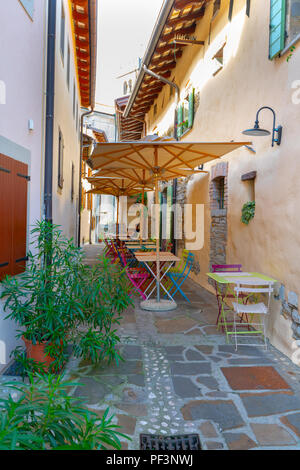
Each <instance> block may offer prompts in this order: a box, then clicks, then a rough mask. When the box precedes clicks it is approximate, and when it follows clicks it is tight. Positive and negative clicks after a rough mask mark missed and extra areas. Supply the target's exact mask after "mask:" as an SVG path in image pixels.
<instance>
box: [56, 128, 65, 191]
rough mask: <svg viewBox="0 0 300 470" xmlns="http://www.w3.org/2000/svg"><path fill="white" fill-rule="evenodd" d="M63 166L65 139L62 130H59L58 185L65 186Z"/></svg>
mask: <svg viewBox="0 0 300 470" xmlns="http://www.w3.org/2000/svg"><path fill="white" fill-rule="evenodd" d="M63 168H64V140H63V136H62V133H61V131H59V137H58V181H57V184H58V187H59V188H61V189H62V188H63V185H64V175H63Z"/></svg>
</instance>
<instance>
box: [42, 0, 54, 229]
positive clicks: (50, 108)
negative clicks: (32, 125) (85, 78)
mask: <svg viewBox="0 0 300 470" xmlns="http://www.w3.org/2000/svg"><path fill="white" fill-rule="evenodd" d="M55 30H56V0H49V2H48V39H47V88H46V126H45V127H46V129H45V170H44V216H45V220H46V221H47V222H50V223H52V221H53V215H52V186H53V124H54V92H55V39H56V38H55Z"/></svg>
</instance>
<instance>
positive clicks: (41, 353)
mask: <svg viewBox="0 0 300 470" xmlns="http://www.w3.org/2000/svg"><path fill="white" fill-rule="evenodd" d="M22 340H23V341H24V343H25V346H26V354H27V358H28V359H33V360H34V361H35V362H42V363H43V368H46V369H47V370H48V369H49V367H50V364H52V362H54V360H55V359H54V358H53V357H51V356H49V354H47V353H46V352H45V348H46V345H47V342H46V341H44V342H42V343H37V344H33V343H32V341H30V340H29V339H26V338H24V336H22Z"/></svg>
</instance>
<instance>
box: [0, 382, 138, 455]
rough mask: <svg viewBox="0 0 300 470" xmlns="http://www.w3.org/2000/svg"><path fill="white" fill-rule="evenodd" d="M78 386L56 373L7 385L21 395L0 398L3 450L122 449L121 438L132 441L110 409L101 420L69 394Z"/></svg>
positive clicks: (6, 385) (79, 399)
mask: <svg viewBox="0 0 300 470" xmlns="http://www.w3.org/2000/svg"><path fill="white" fill-rule="evenodd" d="M75 385H80V384H77V383H73V382H67V381H64V380H63V376H61V375H59V376H55V375H52V374H49V375H39V374H37V375H35V376H33V375H31V374H30V375H29V383H28V384H25V383H24V382H11V383H6V384H5V387H6V388H10V389H11V390H14V391H16V392H17V395H18V396H17V398H15V399H13V398H12V396H11V394H10V395H9V397H8V398H5V399H0V450H105V449H107V446H110V447H113V448H114V449H120V448H121V443H120V440H119V438H120V437H122V438H125V439H129V440H130V438H129V437H127V436H126V435H124V434H122V433H120V432H119V429H120V427H119V426H117V425H115V424H113V423H112V419H113V416H111V417H108V413H109V409H108V408H107V409H106V410H105V412H104V415H103V417H102V418H99V417H98V416H97V415H96V414H95V413H93V412H91V411H89V410H88V409H87V408H86V407H84V405H83V399H81V398H78V397H76V398H75V397H72V396H70V395H68V391H69V390H70V388H71V387H74V386H75Z"/></svg>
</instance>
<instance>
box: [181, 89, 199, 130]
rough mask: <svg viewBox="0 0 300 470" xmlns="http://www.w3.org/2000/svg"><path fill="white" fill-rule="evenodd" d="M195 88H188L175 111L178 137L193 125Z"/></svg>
mask: <svg viewBox="0 0 300 470" xmlns="http://www.w3.org/2000/svg"><path fill="white" fill-rule="evenodd" d="M194 101H195V90H194V88H193V89H192V90H190V92H189V93H188V94H187V96H186V97H185V99H184V100H183V102H182V103H181V104H180V106H179V108H178V111H177V122H178V124H177V136H178V138H179V139H180V138H181V137H182V136H183V135H184V134H185V133H186V132H187V131H189V130H190V129H191V128H192V127H193V123H194Z"/></svg>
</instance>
